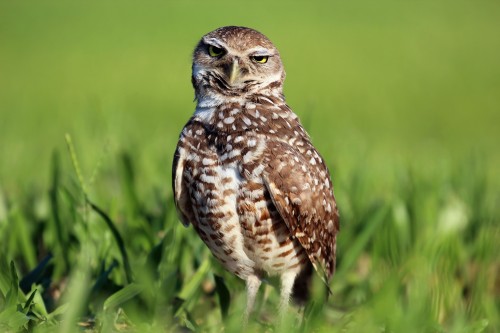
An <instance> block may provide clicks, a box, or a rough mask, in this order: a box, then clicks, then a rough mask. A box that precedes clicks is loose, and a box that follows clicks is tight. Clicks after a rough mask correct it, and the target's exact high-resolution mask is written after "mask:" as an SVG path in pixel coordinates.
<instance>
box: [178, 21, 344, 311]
mask: <svg viewBox="0 0 500 333" xmlns="http://www.w3.org/2000/svg"><path fill="white" fill-rule="evenodd" d="M284 79H285V71H284V69H283V64H282V62H281V58H280V55H279V53H278V50H277V49H276V47H275V46H274V45H273V44H272V43H271V41H270V40H269V39H268V38H267V37H266V36H264V35H263V34H261V33H259V32H257V31H255V30H253V29H249V28H244V27H235V26H229V27H222V28H219V29H217V30H215V31H212V32H210V33H208V34H206V35H205V36H203V37H202V39H201V41H200V42H199V43H198V45H197V46H196V49H195V50H194V55H193V72H192V83H193V87H194V90H195V95H196V101H197V105H196V111H195V113H194V115H193V116H192V117H191V119H190V120H189V121H188V123H187V124H186V126H185V127H184V129H183V130H182V133H181V135H180V139H179V142H178V145H177V150H176V152H175V157H174V163H173V169H172V170H173V181H172V183H173V188H174V198H175V203H176V207H177V209H178V212H179V215H180V218H181V220H182V222H183V223H184V225H186V226H188V225H189V224H192V225H193V227H194V228H195V230H196V232H197V233H198V235H199V236H200V238H201V239H202V240H203V241H204V242H205V244H206V245H207V246H208V247H209V248H210V250H211V251H212V254H213V255H214V256H215V257H216V258H217V259H218V261H219V262H220V263H221V264H222V265H223V266H224V267H225V268H226V269H227V270H229V271H230V272H232V273H234V274H236V275H237V276H238V277H240V278H241V279H243V280H245V282H246V287H247V310H246V315H247V316H248V314H249V313H250V312H251V310H252V307H253V304H254V300H255V296H256V293H257V291H258V289H259V286H260V284H261V280H262V279H263V278H265V277H266V276H279V277H280V281H281V301H280V310H281V311H282V312H283V311H284V309H285V308H286V307H287V305H288V302H289V298H290V295H291V293H292V291H293V290H294V284H295V287H296V288H301V287H303V286H300V285H298V284H299V281H301V279H297V277H298V276H299V275H301V273H303V272H307V270H309V271H311V270H310V266H311V264H312V265H313V266H314V268H315V269H316V271H317V272H318V273H320V274H321V276H322V277H323V278H324V280H325V281H328V280H329V279H330V278H331V276H332V274H333V272H334V270H335V242H336V235H337V232H338V231H339V214H338V210H337V205H336V203H335V198H334V195H333V188H332V182H331V180H330V176H329V173H328V169H327V167H326V166H325V164H324V162H323V159H322V158H321V156H320V155H319V153H318V152H317V151H316V149H315V148H314V146H313V145H312V143H311V140H310V138H309V136H308V134H307V133H306V131H305V130H304V128H303V127H302V125H301V123H300V121H299V119H298V117H297V116H296V115H295V114H294V113H293V112H292V110H291V109H290V108H289V107H288V105H287V104H286V102H285V97H284V96H283V81H284Z"/></svg>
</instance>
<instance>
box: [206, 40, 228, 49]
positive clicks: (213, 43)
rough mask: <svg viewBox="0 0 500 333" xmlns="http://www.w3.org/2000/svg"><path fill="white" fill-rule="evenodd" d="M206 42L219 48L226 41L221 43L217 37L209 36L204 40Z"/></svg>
mask: <svg viewBox="0 0 500 333" xmlns="http://www.w3.org/2000/svg"><path fill="white" fill-rule="evenodd" d="M204 42H205V44H210V45H213V46H215V47H218V48H223V47H224V43H221V42H220V41H219V40H218V39H217V38H208V39H205V40H204Z"/></svg>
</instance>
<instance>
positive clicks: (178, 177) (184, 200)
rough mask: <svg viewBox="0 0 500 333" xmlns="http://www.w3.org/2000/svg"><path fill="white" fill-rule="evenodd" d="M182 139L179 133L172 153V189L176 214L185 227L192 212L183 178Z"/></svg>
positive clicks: (190, 218)
mask: <svg viewBox="0 0 500 333" xmlns="http://www.w3.org/2000/svg"><path fill="white" fill-rule="evenodd" d="M184 140H186V138H184V137H183V136H182V135H181V138H180V139H179V143H178V145H177V148H176V150H175V154H174V161H173V164H172V190H173V193H174V203H175V208H176V209H177V215H178V216H179V218H180V219H181V222H182V224H184V226H186V227H187V226H188V225H189V223H190V221H192V218H193V216H192V215H193V213H192V210H191V203H190V200H189V193H188V190H187V188H186V186H185V184H184V180H183V173H184V172H183V171H184V164H185V160H186V158H185V156H184V155H185V154H186V150H185V149H184Z"/></svg>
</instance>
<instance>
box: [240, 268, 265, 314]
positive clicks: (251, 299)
mask: <svg viewBox="0 0 500 333" xmlns="http://www.w3.org/2000/svg"><path fill="white" fill-rule="evenodd" d="M261 283H262V281H261V280H260V278H259V277H258V276H257V275H250V276H249V277H247V279H246V285H247V308H246V310H245V318H244V320H245V323H247V322H248V318H249V317H250V314H251V313H252V310H253V305H254V304H255V297H256V296H257V291H259V287H260V284H261Z"/></svg>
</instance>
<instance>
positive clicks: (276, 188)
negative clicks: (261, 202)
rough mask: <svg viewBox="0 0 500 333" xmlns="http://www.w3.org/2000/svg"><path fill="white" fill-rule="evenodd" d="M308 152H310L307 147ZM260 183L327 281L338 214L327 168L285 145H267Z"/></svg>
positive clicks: (274, 143)
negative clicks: (264, 165) (265, 160)
mask: <svg viewBox="0 0 500 333" xmlns="http://www.w3.org/2000/svg"><path fill="white" fill-rule="evenodd" d="M308 148H309V150H311V149H312V150H314V147H313V146H312V145H310V147H308ZM268 149H269V150H268V161H267V162H268V163H267V164H266V168H265V169H264V173H263V181H264V184H265V186H266V188H267V190H268V191H269V194H270V196H271V198H272V201H273V203H274V205H275V206H276V209H277V210H278V212H279V214H280V215H281V217H282V218H283V220H284V221H285V223H286V225H287V227H288V229H289V230H290V232H291V234H292V236H293V237H294V238H296V239H298V241H299V242H300V244H301V245H302V247H303V248H304V249H305V251H306V253H307V255H308V256H309V259H310V261H311V263H312V264H313V266H314V268H315V269H316V271H317V272H318V273H320V275H322V277H323V280H324V281H325V282H327V281H328V280H329V279H330V278H331V276H332V275H333V272H334V270H335V255H336V253H335V250H336V234H337V232H338V230H339V214H338V210H337V205H336V203H335V197H334V195H333V190H332V186H331V179H330V176H329V173H328V169H327V167H326V166H325V164H324V163H323V161H322V160H321V157H319V154H317V152H316V150H314V153H315V154H316V155H314V156H317V159H316V160H315V162H311V160H307V159H306V158H305V156H304V154H302V153H300V152H299V151H298V150H297V149H296V148H295V147H292V146H291V145H289V144H287V143H285V142H269V145H268Z"/></svg>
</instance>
